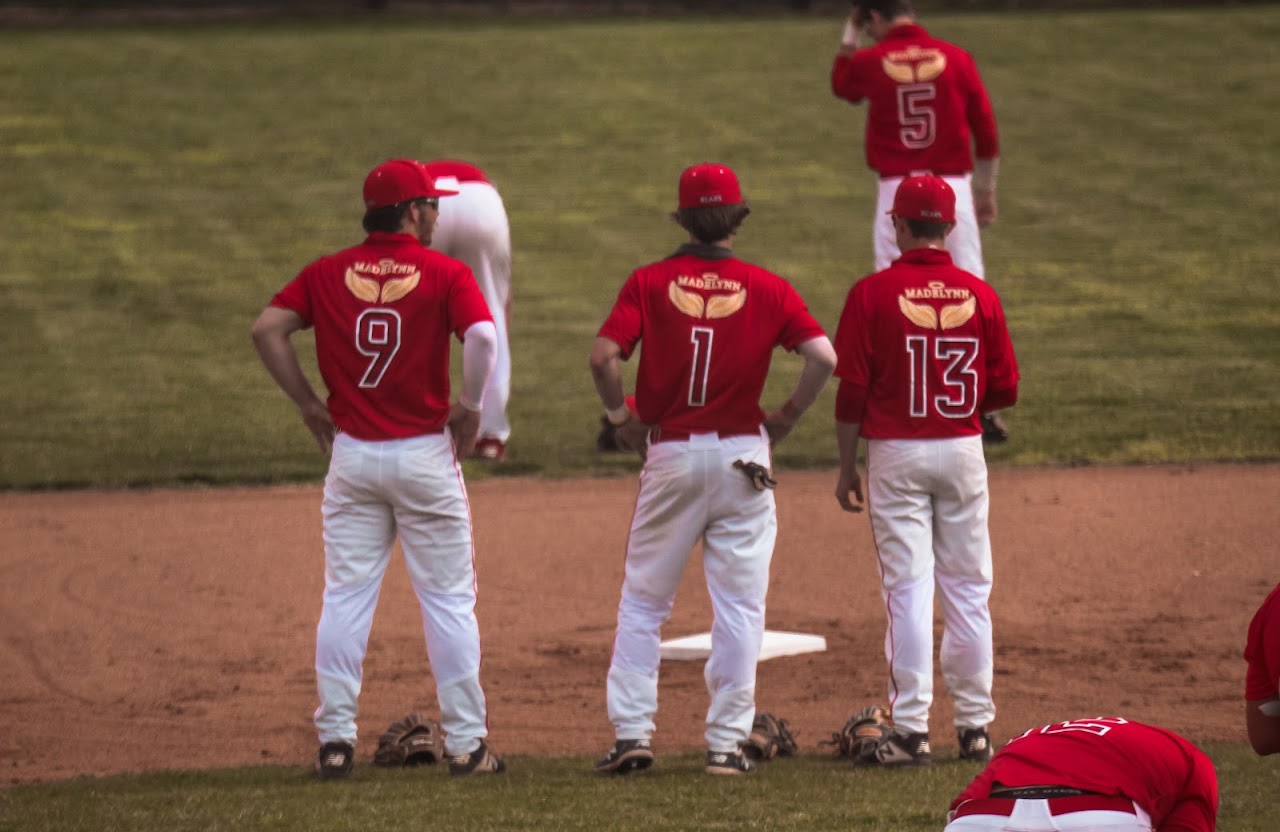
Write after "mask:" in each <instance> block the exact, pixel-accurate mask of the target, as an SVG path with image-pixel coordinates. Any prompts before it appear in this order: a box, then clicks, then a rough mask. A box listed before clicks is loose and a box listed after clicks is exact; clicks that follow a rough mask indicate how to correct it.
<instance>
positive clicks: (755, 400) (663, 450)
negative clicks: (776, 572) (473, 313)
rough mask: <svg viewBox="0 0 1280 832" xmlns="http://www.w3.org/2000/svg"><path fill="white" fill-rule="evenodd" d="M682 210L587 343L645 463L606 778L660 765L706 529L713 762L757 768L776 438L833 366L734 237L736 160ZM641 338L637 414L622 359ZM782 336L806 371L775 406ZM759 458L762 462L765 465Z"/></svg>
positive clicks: (716, 768)
mask: <svg viewBox="0 0 1280 832" xmlns="http://www.w3.org/2000/svg"><path fill="white" fill-rule="evenodd" d="M679 206H680V207H679V210H677V211H676V212H675V214H674V215H673V218H674V219H675V220H676V222H677V223H679V225H680V226H681V227H682V228H684V229H685V230H686V231H688V232H689V242H688V243H687V244H686V245H683V246H681V247H680V248H679V249H677V250H676V251H675V253H673V254H672V255H670V256H669V257H667V258H666V259H664V260H659V261H657V262H656V263H651V264H649V265H647V266H643V267H641V268H639V269H637V270H636V271H634V272H632V273H631V276H630V277H628V278H627V281H626V282H625V283H624V284H623V286H622V290H621V291H620V292H619V294H618V299H617V303H616V304H615V305H614V307H613V310H612V311H611V312H610V313H609V317H608V318H607V319H606V320H605V322H604V325H603V326H602V327H601V328H600V332H599V335H598V336H597V338H596V341H595V344H594V346H593V348H592V351H591V374H592V378H593V380H594V382H595V385H596V390H597V392H598V393H599V394H600V398H601V400H602V402H603V403H604V406H605V411H606V416H607V417H608V419H609V420H610V421H611V422H612V423H613V424H615V425H618V426H619V432H618V438H619V441H620V442H622V443H623V445H624V446H626V447H630V448H633V449H635V450H637V451H639V452H640V454H641V455H642V456H644V458H645V462H644V469H643V471H642V472H641V475H640V492H639V495H638V497H637V499H636V509H635V514H634V516H633V518H632V522H631V532H630V536H629V538H628V540H627V556H626V567H625V577H624V579H623V584H622V601H621V603H620V604H619V606H618V629H617V633H616V636H615V640H614V644H613V659H612V662H611V664H610V667H609V677H608V684H607V699H608V709H609V720H610V721H611V722H612V723H613V725H614V732H615V736H616V742H615V743H614V746H613V748H612V749H611V750H610V751H609V753H608V754H607V755H606V756H605V757H604V758H603V759H601V760H600V761H599V762H598V763H597V764H596V767H595V768H596V770H597V771H599V772H602V773H626V772H628V771H631V770H634V769H642V768H647V767H648V766H650V765H651V764H652V762H653V750H652V747H651V745H650V740H651V737H652V736H653V733H654V730H655V725H654V716H655V715H656V713H657V710H658V664H659V646H660V642H661V638H660V630H661V627H662V624H663V623H664V622H666V620H667V619H668V618H669V617H670V614H671V608H672V605H673V603H674V601H675V595H676V588H677V586H678V585H679V583H680V576H681V573H683V571H684V567H685V564H686V563H687V562H688V560H689V555H690V552H691V550H692V549H693V547H694V545H695V544H696V543H697V542H698V541H699V540H701V541H702V544H703V555H702V557H703V566H704V570H705V573H706V580H707V589H708V592H709V594H710V596H711V606H712V610H713V613H714V620H713V623H712V627H711V644H712V647H711V656H710V658H709V659H708V661H707V664H706V670H705V674H704V675H705V678H706V683H707V689H708V691H709V693H710V696H711V703H710V707H709V709H708V712H707V729H706V734H705V737H706V741H707V748H708V751H707V762H706V771H707V772H708V773H710V774H730V775H734V774H746V773H749V772H750V771H752V770H753V768H754V765H753V763H752V762H751V761H750V760H748V759H747V758H746V757H745V756H744V755H743V754H742V752H741V750H740V748H739V743H741V742H743V741H745V740H746V739H747V737H748V735H749V734H750V731H751V723H752V720H753V719H754V717H755V682H756V662H757V660H758V658H759V655H760V646H761V643H762V641H763V639H764V614H765V595H766V591H767V589H768V584H769V561H770V559H771V558H772V556H773V545H774V539H775V537H776V534H777V514H776V508H775V504H774V498H773V492H772V491H771V490H770V489H771V487H772V483H773V481H772V479H771V478H769V476H768V469H769V467H770V461H771V458H770V446H771V443H776V442H779V441H781V440H782V439H783V438H784V437H785V436H786V435H787V434H788V433H789V432H790V431H791V429H792V428H793V427H794V425H795V423H796V420H797V419H798V418H799V417H800V415H801V414H802V413H803V412H804V411H805V409H806V408H808V407H809V406H810V405H811V404H812V403H813V401H814V400H815V399H816V398H817V397H818V394H819V393H820V392H821V391H822V387H823V385H825V384H826V382H827V379H829V378H830V376H831V371H832V368H833V367H834V366H835V355H834V353H833V351H832V348H831V343H830V342H829V341H828V340H827V337H826V335H825V333H824V332H823V330H822V327H821V326H819V325H818V322H817V321H815V320H814V318H813V316H812V315H810V314H809V311H808V309H807V308H806V307H805V303H804V301H803V300H802V299H801V298H800V295H799V294H798V293H797V292H796V290H795V289H794V288H792V286H791V284H789V283H788V282H787V281H786V280H784V279H782V278H781V277H779V276H777V275H775V274H772V273H771V272H768V271H766V270H764V269H762V268H760V267H759V266H755V265H752V264H751V263H747V262H745V261H743V260H739V259H738V258H737V257H735V256H734V253H733V239H734V235H735V233H736V232H737V229H738V226H739V225H740V224H741V222H742V220H743V219H745V218H746V216H747V214H748V213H750V209H749V208H748V206H747V203H746V202H745V201H744V200H743V198H742V191H741V188H740V186H739V184H738V179H737V177H736V176H735V175H734V173H733V171H732V170H730V169H729V168H727V167H725V166H724V165H718V164H712V163H704V164H701V165H695V166H693V167H690V168H688V169H686V170H685V171H684V172H683V173H682V174H681V176H680V184H679ZM642 339H643V341H644V349H643V351H642V354H641V357H640V366H639V368H638V371H637V376H636V393H635V410H636V414H635V415H633V414H632V412H631V410H630V409H629V408H628V407H627V406H626V404H625V401H624V397H623V390H622V378H621V371H620V367H619V361H620V360H626V359H628V358H630V357H631V355H632V354H633V353H634V351H635V349H636V347H637V346H638V345H639V344H640V341H641V340H642ZM778 346H781V347H783V348H784V349H787V350H793V351H795V352H796V353H798V354H799V355H800V356H801V357H802V358H803V359H804V366H803V368H802V369H801V371H800V377H799V380H798V382H797V384H796V386H795V389H794V390H793V392H792V394H791V397H790V398H789V399H788V400H787V402H786V403H785V404H784V405H783V406H782V407H781V408H779V409H778V410H775V411H772V412H770V413H768V414H766V413H764V412H763V411H762V410H761V409H760V396H761V393H762V391H763V389H764V383H765V378H766V376H767V375H768V372H769V363H770V360H771V357H772V354H773V350H774V348H775V347H778ZM740 465H747V466H748V468H747V469H746V470H743V469H741V468H740V467H739V466H740ZM752 465H755V466H759V468H758V469H756V471H755V472H754V476H753V475H752V471H751V470H750V466H752ZM744 474H747V475H746V476H744Z"/></svg>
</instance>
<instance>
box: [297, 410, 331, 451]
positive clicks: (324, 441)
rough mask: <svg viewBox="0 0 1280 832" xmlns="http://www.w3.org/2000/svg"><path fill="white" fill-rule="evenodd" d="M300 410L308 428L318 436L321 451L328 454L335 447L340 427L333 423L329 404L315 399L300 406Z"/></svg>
mask: <svg viewBox="0 0 1280 832" xmlns="http://www.w3.org/2000/svg"><path fill="white" fill-rule="evenodd" d="M298 411H299V412H300V413H301V414H302V421H303V422H304V423H306V426H307V430H309V431H311V435H312V436H314V437H315V438H316V444H317V445H319V446H320V452H321V453H323V454H325V455H326V456H327V455H328V453H329V451H330V450H332V449H333V437H334V436H336V435H337V433H338V428H337V427H336V426H335V425H334V424H333V416H331V415H329V406H328V405H326V404H325V403H324V402H322V401H320V400H319V399H315V400H313V401H310V402H307V404H305V405H303V406H302V407H300V408H298Z"/></svg>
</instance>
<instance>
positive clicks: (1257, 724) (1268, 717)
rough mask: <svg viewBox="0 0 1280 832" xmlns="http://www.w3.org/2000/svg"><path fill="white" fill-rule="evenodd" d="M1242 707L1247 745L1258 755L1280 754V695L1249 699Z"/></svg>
mask: <svg viewBox="0 0 1280 832" xmlns="http://www.w3.org/2000/svg"><path fill="white" fill-rule="evenodd" d="M1244 708H1245V712H1244V720H1245V728H1246V729H1247V731H1248V732H1249V745H1251V746H1253V750H1254V751H1256V752H1257V753H1258V755H1259V756H1263V757H1265V756H1267V755H1268V754H1280V697H1276V696H1272V697H1270V698H1269V699H1250V700H1248V701H1246V702H1245V703H1244Z"/></svg>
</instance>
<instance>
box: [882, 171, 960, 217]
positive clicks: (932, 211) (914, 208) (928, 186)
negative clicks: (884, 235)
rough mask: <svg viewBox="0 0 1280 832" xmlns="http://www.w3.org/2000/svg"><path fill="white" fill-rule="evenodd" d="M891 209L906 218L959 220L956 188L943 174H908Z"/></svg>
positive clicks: (893, 214)
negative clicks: (954, 188) (954, 189)
mask: <svg viewBox="0 0 1280 832" xmlns="http://www.w3.org/2000/svg"><path fill="white" fill-rule="evenodd" d="M889 213H890V214H891V215H892V216H895V217H902V218H903V219H906V220H923V221H925V222H955V221H956V192H955V191H953V190H952V189H951V186H950V185H949V184H947V180H945V179H943V178H942V177H941V176H933V175H932V174H929V175H925V176H908V177H907V178H905V179H903V180H902V182H901V183H900V184H899V185H898V190H897V191H896V192H895V193H894V195H893V207H892V208H890V209H889Z"/></svg>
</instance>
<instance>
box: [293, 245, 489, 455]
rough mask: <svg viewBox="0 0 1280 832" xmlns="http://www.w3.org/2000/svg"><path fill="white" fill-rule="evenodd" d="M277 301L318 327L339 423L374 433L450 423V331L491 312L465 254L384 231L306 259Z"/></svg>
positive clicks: (364, 435) (346, 429)
mask: <svg viewBox="0 0 1280 832" xmlns="http://www.w3.org/2000/svg"><path fill="white" fill-rule="evenodd" d="M271 304H272V305H273V306H279V307H281V308H283V309H289V310H292V311H294V312H296V313H298V315H300V316H301V317H302V319H303V321H305V322H306V324H307V326H308V327H311V326H314V327H315V330H316V335H315V338H316V357H317V359H318V363H319V366H320V375H321V376H322V377H323V378H324V383H325V387H327V388H328V390H329V400H328V403H329V413H330V414H331V415H332V416H333V421H334V424H336V425H337V426H338V429H339V430H341V431H342V432H343V433H348V434H350V435H351V436H354V437H356V438H357V439H365V440H373V441H378V440H384V439H403V438H406V437H410V436H419V435H422V434H425V433H438V432H439V431H441V430H442V429H443V428H444V425H445V422H446V421H448V418H449V335H450V333H453V334H456V335H457V336H458V338H459V340H461V338H462V334H463V333H464V332H466V331H467V329H468V328H469V327H470V326H471V325H472V324H474V323H477V322H479V321H491V320H493V317H492V316H491V315H490V314H489V306H488V304H486V303H485V300H484V295H482V294H480V289H479V287H478V286H477V285H476V280H475V277H474V276H472V274H471V270H470V269H469V268H467V266H466V265H465V264H463V263H461V262H459V261H457V260H454V259H453V258H451V257H446V256H445V255H443V254H440V253H438V252H435V251H432V250H431V249H428V248H425V247H424V246H423V245H422V244H421V243H419V242H418V239H417V238H416V237H414V236H413V235H411V234H391V233H384V232H377V231H375V232H374V233H372V234H370V235H369V237H368V238H367V239H366V240H365V241H364V242H363V243H361V244H360V245H358V246H354V247H352V248H349V249H346V250H344V251H340V252H338V253H337V254H332V255H329V256H327V257H322V258H320V259H319V260H317V261H315V262H314V263H311V264H310V265H308V266H307V267H306V268H304V269H303V270H302V271H301V272H300V273H299V274H298V276H297V277H295V278H294V279H293V281H292V282H290V283H289V285H287V286H285V287H284V288H283V289H281V290H280V292H279V294H277V295H276V296H275V297H274V298H272V300H271Z"/></svg>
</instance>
